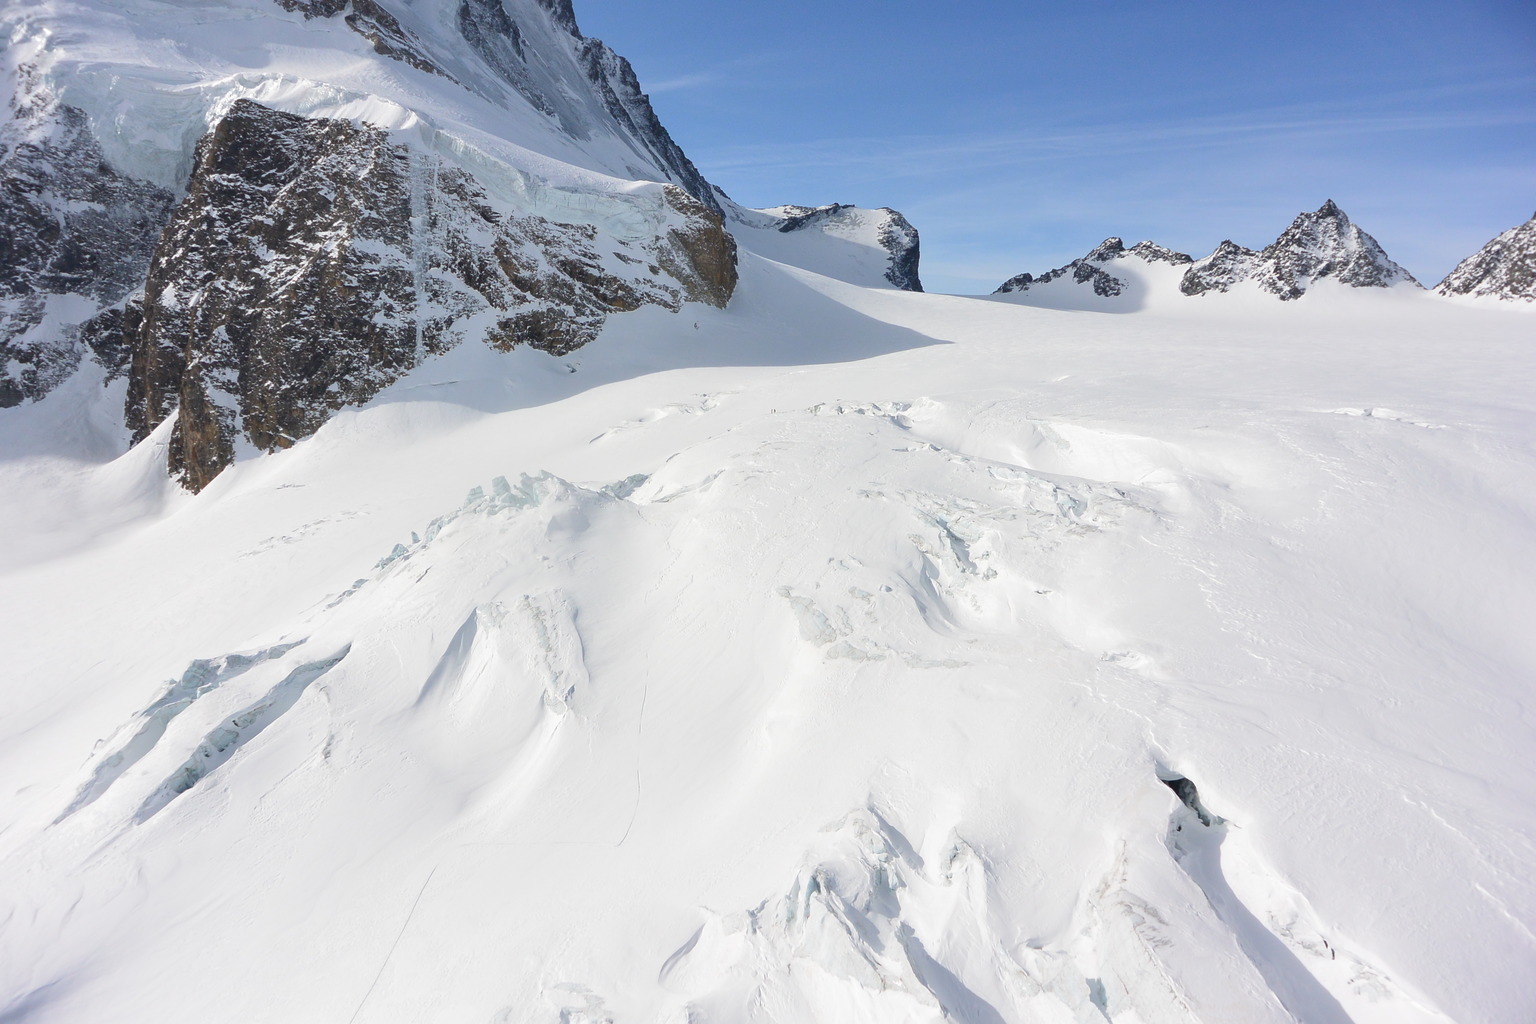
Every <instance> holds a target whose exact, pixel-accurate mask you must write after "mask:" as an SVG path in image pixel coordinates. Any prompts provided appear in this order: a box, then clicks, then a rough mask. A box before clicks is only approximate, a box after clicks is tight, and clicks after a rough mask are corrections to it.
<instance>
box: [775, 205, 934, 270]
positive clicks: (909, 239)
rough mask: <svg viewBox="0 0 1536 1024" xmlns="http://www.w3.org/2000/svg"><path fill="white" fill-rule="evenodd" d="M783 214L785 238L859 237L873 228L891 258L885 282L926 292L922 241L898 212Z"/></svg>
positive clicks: (793, 209)
mask: <svg viewBox="0 0 1536 1024" xmlns="http://www.w3.org/2000/svg"><path fill="white" fill-rule="evenodd" d="M784 210H785V212H786V213H787V214H788V216H786V217H785V219H784V221H783V223H781V224H780V225H779V231H780V232H781V233H783V234H791V233H793V232H796V231H806V230H819V231H826V232H828V233H829V234H843V233H846V234H849V235H857V234H858V233H860V232H861V231H863V230H865V229H866V228H868V227H870V226H872V227H873V230H874V236H875V244H876V245H877V246H878V247H879V248H881V249H884V250H885V251H886V253H888V254H889V257H890V262H889V264H888V266H887V267H886V271H885V279H886V280H887V281H889V282H890V283H891V284H892V285H893V286H895V287H896V288H899V289H901V290H902V291H908V292H920V291H922V290H923V282H922V279H921V278H920V277H919V274H918V268H919V266H920V264H921V261H922V245H921V240H920V239H919V237H918V234H917V228H915V227H913V226H912V223H911V222H910V221H908V220H907V218H905V217H903V216H902V215H901V214H900V213H898V212H897V211H895V210H892V209H891V208H890V207H886V206H882V207H879V208H878V209H874V210H863V209H860V208H859V207H857V206H851V205H845V204H843V203H831V204H828V205H827V206H787V207H785V208H784ZM871 219H872V220H871Z"/></svg>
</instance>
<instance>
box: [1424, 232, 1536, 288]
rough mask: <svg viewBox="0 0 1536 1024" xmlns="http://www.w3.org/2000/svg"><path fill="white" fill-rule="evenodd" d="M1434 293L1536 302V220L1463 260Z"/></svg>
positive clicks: (1496, 239)
mask: <svg viewBox="0 0 1536 1024" xmlns="http://www.w3.org/2000/svg"><path fill="white" fill-rule="evenodd" d="M1435 291H1437V292H1439V293H1440V294H1441V295H1471V296H1479V297H1483V298H1494V299H1506V300H1510V301H1516V302H1536V216H1533V217H1532V218H1531V219H1530V220H1528V221H1526V222H1525V223H1524V224H1521V225H1519V226H1518V227H1513V228H1510V229H1509V230H1508V231H1506V232H1504V233H1503V234H1501V235H1499V236H1498V237H1497V238H1495V239H1493V240H1492V241H1490V242H1489V243H1488V244H1487V245H1485V246H1483V247H1482V248H1481V249H1479V250H1478V251H1477V252H1475V253H1473V254H1472V255H1471V256H1468V257H1467V258H1466V259H1464V260H1462V261H1461V262H1460V263H1458V264H1457V265H1456V269H1455V270H1453V271H1451V272H1450V273H1449V274H1447V275H1446V278H1445V280H1444V281H1441V282H1440V283H1439V284H1438V285H1436V286H1435Z"/></svg>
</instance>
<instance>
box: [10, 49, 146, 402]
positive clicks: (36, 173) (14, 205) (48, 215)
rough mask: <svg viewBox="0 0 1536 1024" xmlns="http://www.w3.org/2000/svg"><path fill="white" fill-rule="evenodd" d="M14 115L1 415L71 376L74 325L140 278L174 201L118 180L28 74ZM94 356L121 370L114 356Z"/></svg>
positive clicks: (83, 125) (76, 345)
mask: <svg viewBox="0 0 1536 1024" xmlns="http://www.w3.org/2000/svg"><path fill="white" fill-rule="evenodd" d="M9 113H10V116H9V119H8V120H7V121H6V123H5V124H4V125H3V126H0V408H4V407H8V406H13V405H17V404H19V403H21V402H23V401H27V400H35V399H37V398H41V397H42V396H43V395H45V394H47V393H48V392H49V391H50V390H52V389H53V388H54V387H55V386H57V385H58V384H59V383H60V382H61V381H63V380H64V379H65V378H67V377H68V376H69V375H70V374H71V373H73V372H74V370H75V368H76V367H77V366H78V365H79V362H80V359H81V355H82V345H81V340H82V339H81V334H82V331H81V324H82V323H83V322H85V321H87V320H88V319H90V318H91V317H92V316H94V315H95V314H97V312H98V311H99V310H100V309H101V308H102V307H106V306H111V305H112V304H114V303H117V302H119V301H120V300H121V299H123V298H124V297H125V296H126V295H128V293H130V292H132V291H133V290H134V289H135V288H137V287H138V286H139V284H140V283H141V282H142V281H143V280H144V273H145V269H146V268H147V267H148V265H149V258H150V251H151V248H152V247H153V245H154V242H155V238H156V237H157V236H158V235H159V233H160V229H161V227H162V226H163V225H164V224H165V221H166V218H167V216H168V215H169V211H170V208H171V203H172V197H171V195H170V193H168V192H166V191H164V190H163V189H160V188H157V187H155V186H154V185H151V184H149V183H148V182H143V181H137V180H134V179H132V178H128V177H125V176H123V175H121V174H119V173H117V172H116V171H115V170H114V169H113V168H112V167H111V166H110V165H109V164H108V163H107V162H106V160H105V159H104V158H103V156H102V153H101V148H100V146H99V145H98V144H97V142H96V139H95V136H94V135H92V134H91V130H90V126H89V124H88V122H87V119H86V116H85V114H84V113H83V112H82V111H80V110H78V109H77V108H75V107H71V106H67V105H64V104H61V103H59V102H57V101H56V100H55V99H53V98H52V97H51V96H49V95H48V94H47V93H46V91H43V90H41V89H39V88H37V87H36V83H35V81H34V80H33V78H32V76H31V74H30V73H29V72H28V71H27V70H26V69H22V71H21V74H20V81H19V83H18V88H17V89H16V92H15V94H14V97H13V99H12V102H11V109H10V112H9ZM50 314H51V315H50ZM45 320H48V321H50V323H47V324H45ZM87 340H89V339H87ZM98 355H99V357H100V358H101V359H102V361H103V362H104V363H106V364H107V366H108V369H109V370H111V371H115V370H117V369H119V368H120V366H121V362H122V352H121V350H120V349H116V348H114V347H112V346H110V345H108V346H106V347H104V348H103V349H102V350H101V351H100V352H99V353H98Z"/></svg>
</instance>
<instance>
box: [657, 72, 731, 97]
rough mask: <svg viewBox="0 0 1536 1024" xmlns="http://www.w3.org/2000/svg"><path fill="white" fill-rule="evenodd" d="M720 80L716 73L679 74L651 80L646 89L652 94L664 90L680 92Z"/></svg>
mask: <svg viewBox="0 0 1536 1024" xmlns="http://www.w3.org/2000/svg"><path fill="white" fill-rule="evenodd" d="M718 81H720V76H719V75H718V74H714V73H700V74H695V75H679V76H677V77H676V78H665V79H662V80H661V81H660V82H651V83H649V84H648V85H646V87H645V91H646V92H648V93H650V94H652V95H655V94H657V93H664V92H680V91H682V90H684V89H698V88H700V87H702V86H706V85H713V84H714V83H716V82H718Z"/></svg>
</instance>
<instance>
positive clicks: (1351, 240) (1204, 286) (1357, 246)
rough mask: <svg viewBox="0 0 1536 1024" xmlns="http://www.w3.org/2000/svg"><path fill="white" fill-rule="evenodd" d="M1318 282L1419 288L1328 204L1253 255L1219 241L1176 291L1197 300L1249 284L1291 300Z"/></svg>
mask: <svg viewBox="0 0 1536 1024" xmlns="http://www.w3.org/2000/svg"><path fill="white" fill-rule="evenodd" d="M1324 279H1333V280H1337V281H1339V282H1340V283H1342V284H1346V285H1349V286H1350V287H1353V288H1387V287H1391V286H1393V285H1398V284H1411V285H1413V286H1414V287H1422V286H1421V285H1419V283H1418V282H1417V281H1415V280H1414V278H1413V275H1412V274H1410V273H1408V271H1406V270H1404V269H1403V268H1402V267H1400V266H1398V265H1397V264H1396V263H1394V262H1393V261H1392V260H1391V258H1390V257H1388V256H1387V253H1386V250H1385V249H1383V248H1382V247H1381V244H1380V243H1379V242H1377V241H1376V239H1374V238H1372V237H1371V236H1370V235H1368V234H1366V233H1365V232H1364V231H1362V230H1361V229H1360V228H1359V226H1358V225H1356V224H1355V223H1353V222H1352V221H1351V220H1350V219H1349V217H1348V215H1347V214H1345V213H1344V211H1343V210H1342V209H1340V208H1339V205H1338V204H1337V203H1335V202H1334V201H1333V200H1332V199H1330V200H1328V201H1327V202H1325V203H1324V204H1323V205H1322V206H1321V207H1319V208H1318V209H1317V210H1316V211H1315V212H1313V213H1302V214H1299V215H1298V216H1297V217H1296V219H1295V220H1293V221H1292V222H1291V225H1290V227H1288V228H1286V229H1285V231H1284V232H1282V233H1281V235H1280V237H1279V238H1276V239H1275V240H1274V241H1273V242H1271V243H1270V244H1269V245H1267V246H1265V247H1264V248H1263V249H1262V250H1261V251H1259V252H1257V253H1255V252H1254V251H1253V250H1251V249H1246V248H1244V247H1242V246H1239V245H1237V244H1236V243H1234V242H1231V241H1226V242H1223V243H1222V244H1221V246H1219V247H1218V248H1217V250H1216V251H1215V252H1213V253H1212V254H1211V255H1210V256H1207V257H1206V258H1205V259H1203V260H1199V261H1197V262H1196V263H1195V264H1194V265H1193V266H1192V267H1190V269H1189V271H1188V272H1187V273H1186V274H1185V276H1184V280H1183V282H1182V283H1181V285H1180V288H1181V290H1182V291H1183V292H1184V294H1185V295H1203V294H1205V293H1206V292H1211V291H1221V292H1224V291H1228V290H1229V289H1231V288H1232V287H1233V286H1234V285H1236V284H1238V283H1240V282H1242V281H1249V280H1251V281H1254V282H1255V283H1256V284H1257V285H1258V287H1259V288H1260V289H1262V290H1263V291H1265V292H1268V293H1270V294H1272V295H1276V296H1278V297H1279V298H1280V299H1282V300H1291V299H1298V298H1300V297H1301V296H1302V295H1304V294H1305V293H1306V291H1307V289H1308V288H1309V287H1310V286H1311V285H1312V284H1313V283H1315V282H1317V281H1320V280H1324Z"/></svg>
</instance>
